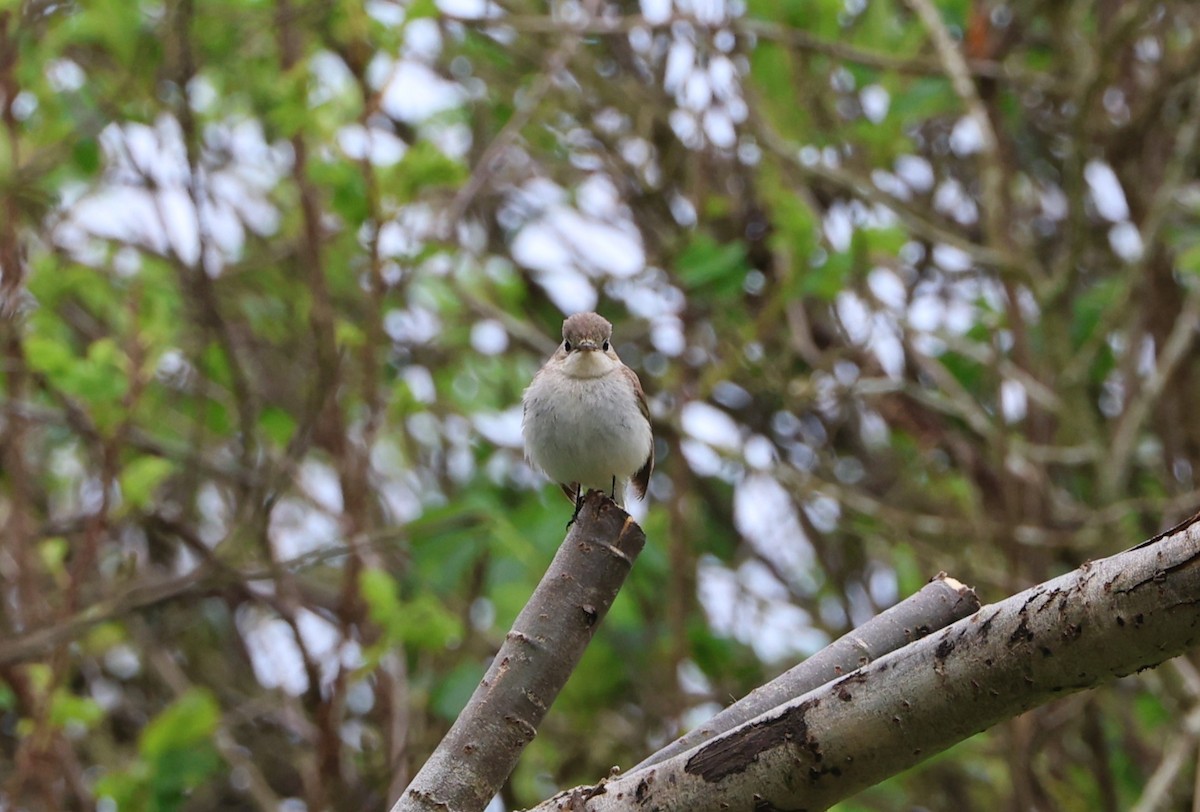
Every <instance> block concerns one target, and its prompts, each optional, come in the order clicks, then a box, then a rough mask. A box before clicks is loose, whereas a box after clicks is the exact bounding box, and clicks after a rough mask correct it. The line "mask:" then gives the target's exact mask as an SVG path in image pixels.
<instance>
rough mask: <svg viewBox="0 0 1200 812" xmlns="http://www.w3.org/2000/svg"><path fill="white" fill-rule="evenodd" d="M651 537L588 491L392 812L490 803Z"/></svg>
mask: <svg viewBox="0 0 1200 812" xmlns="http://www.w3.org/2000/svg"><path fill="white" fill-rule="evenodd" d="M645 543H646V536H645V534H644V533H643V532H642V529H641V528H640V527H638V525H637V524H636V523H635V522H634V521H633V519H632V518H630V517H629V514H627V513H626V512H625V511H623V510H622V509H621V508H619V507H617V506H616V504H615V503H613V501H612V500H611V499H609V498H607V497H606V496H604V495H603V494H601V493H600V492H598V491H591V492H589V493H588V495H587V497H586V498H585V499H584V504H583V509H582V510H581V511H580V513H579V517H578V519H577V520H576V522H575V524H574V525H573V526H572V527H571V531H570V532H569V533H568V534H567V537H566V539H565V540H564V541H563V543H562V546H560V547H559V548H558V553H557V554H556V555H555V556H554V561H552V562H551V564H550V568H549V569H548V570H546V574H545V575H544V576H542V581H541V583H540V584H538V587H537V589H536V590H535V591H534V593H533V597H531V598H530V599H529V603H527V604H526V605H525V608H524V609H523V610H522V611H521V614H520V615H518V616H517V619H516V622H514V623H513V627H512V630H511V631H510V632H509V633H508V635H507V636H506V637H505V639H504V644H503V645H502V646H501V647H500V651H499V652H497V653H496V656H495V658H494V659H493V660H492V665H491V667H490V668H488V671H487V674H485V675H484V678H483V680H482V681H481V682H480V683H479V687H478V688H476V689H475V693H474V695H473V696H472V697H471V700H470V702H468V703H467V707H466V708H465V709H464V710H463V712H462V713H461V714H460V715H459V717H458V719H457V720H456V721H455V722H454V725H453V726H452V727H451V728H450V732H449V733H447V734H446V737H445V738H444V739H442V742H441V744H439V745H438V747H437V749H436V750H434V752H433V755H432V756H430V757H429V760H428V761H427V762H425V766H423V767H422V768H421V771H420V772H419V773H417V776H416V777H415V778H414V779H413V781H412V783H411V784H409V785H408V789H406V790H405V791H404V793H403V794H402V795H401V796H400V799H399V800H398V801H396V804H395V806H393V807H392V812H434V811H435V810H436V812H448V810H453V812H477V810H482V809H483V808H484V807H486V806H487V804H488V802H489V801H490V800H491V799H492V797H493V796H494V795H495V794H496V793H497V792H498V791H499V790H500V787H501V786H502V785H503V783H504V781H505V780H506V779H507V778H508V776H509V774H510V773H511V772H512V770H513V767H515V766H516V763H517V758H518V757H519V756H520V755H521V751H522V750H524V749H525V745H527V744H529V742H530V741H532V740H533V737H534V735H535V734H536V733H537V726H538V724H539V723H540V722H541V721H542V717H544V716H545V715H546V711H548V710H549V709H550V705H551V703H553V701H554V698H555V697H556V696H558V692H559V690H561V689H562V687H563V685H564V684H566V681H567V678H568V677H569V676H570V675H571V672H572V671H573V670H574V669H575V666H576V665H577V664H578V663H579V659H580V657H582V656H583V651H584V649H585V648H586V647H587V644H588V642H589V641H590V640H591V638H592V633H593V632H594V631H595V630H596V626H597V625H598V624H599V623H600V621H601V620H603V619H604V615H605V614H606V613H607V612H608V609H609V607H610V606H612V602H613V600H614V599H615V598H616V596H617V591H618V590H619V589H620V588H621V585H622V584H623V583H624V582H625V577H626V576H627V575H628V574H629V570H630V568H631V567H632V566H633V562H634V560H635V559H636V558H637V556H638V554H639V553H640V552H641V551H642V546H643V545H644V544H645Z"/></svg>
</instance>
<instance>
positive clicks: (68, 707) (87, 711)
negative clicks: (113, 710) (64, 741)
mask: <svg viewBox="0 0 1200 812" xmlns="http://www.w3.org/2000/svg"><path fill="white" fill-rule="evenodd" d="M103 718H104V709H103V708H101V707H100V703H99V702H97V701H96V700H94V699H92V698H91V697H85V696H76V695H75V694H72V693H68V692H67V691H58V692H57V693H55V694H54V699H53V701H52V702H51V703H50V723H51V724H53V725H54V726H56V727H65V726H66V725H69V724H76V725H83V726H84V727H91V726H92V725H94V724H96V722H98V721H100V720H101V719H103Z"/></svg>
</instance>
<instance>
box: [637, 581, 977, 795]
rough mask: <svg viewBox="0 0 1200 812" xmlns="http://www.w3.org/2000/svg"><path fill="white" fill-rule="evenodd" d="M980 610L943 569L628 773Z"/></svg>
mask: <svg viewBox="0 0 1200 812" xmlns="http://www.w3.org/2000/svg"><path fill="white" fill-rule="evenodd" d="M978 609H979V598H978V597H976V595H975V591H974V590H972V589H971V588H970V587H967V586H965V585H963V584H961V583H959V582H958V581H956V580H954V579H953V578H949V577H947V575H946V573H944V572H943V573H939V574H938V575H937V576H936V577H935V578H934V579H933V580H932V581H930V582H929V583H928V584H926V585H925V586H924V587H923V588H922V589H921V590H920V591H919V592H917V593H916V594H914V595H910V596H909V597H908V598H906V599H904V600H902V601H901V602H900V603H898V604H896V605H895V606H893V607H892V608H891V609H888V610H887V611H886V612H881V613H880V614H878V615H876V616H875V617H873V618H871V619H870V620H869V621H867V622H866V623H864V624H863V625H862V626H859V627H858V628H857V629H855V630H854V631H852V632H850V633H849V634H846V635H844V636H842V637H840V638H838V639H837V640H835V641H834V642H833V643H830V644H829V645H828V646H826V647H825V648H823V649H821V650H820V651H818V652H817V653H816V654H814V655H813V656H811V657H809V658H808V659H807V660H805V661H804V662H802V663H799V664H798V665H796V666H795V667H794V668H791V669H789V670H787V671H785V672H784V673H782V674H780V675H779V676H778V677H776V678H775V679H773V680H771V681H770V682H768V683H767V684H766V685H762V686H759V687H758V688H755V689H754V690H753V691H751V692H750V693H749V694H747V695H746V696H744V697H742V698H741V699H739V700H738V701H737V702H735V703H733V704H732V705H730V706H729V707H728V708H725V710H723V711H721V712H720V713H718V714H717V715H716V716H714V717H713V718H711V719H709V720H708V721H707V722H705V723H704V724H703V725H701V726H700V727H698V728H696V729H695V730H692V731H691V732H689V733H688V734H687V735H685V736H681V737H680V738H678V739H676V740H675V741H673V742H671V743H670V744H668V745H667V746H666V747H664V748H663V749H661V750H659V751H658V752H657V753H655V754H654V755H652V756H650V757H649V758H647V759H646V760H645V761H643V762H642V763H640V764H638V765H637V766H636V767H634V768H633V769H632V770H630V771H629V773H633V772H635V771H637V770H642V769H645V768H646V767H652V766H654V765H655V764H659V763H661V762H663V761H666V760H667V759H669V758H671V757H672V756H676V755H678V754H680V753H682V752H684V751H686V750H691V749H692V748H693V747H695V746H697V745H699V744H702V743H704V742H706V741H708V740H709V739H712V738H714V737H716V736H719V735H721V734H722V733H726V732H728V731H730V730H732V729H733V728H735V727H737V726H738V725H741V724H743V723H745V722H749V721H750V720H751V719H753V718H754V717H755V716H758V715H759V714H761V713H766V712H767V711H769V710H771V709H772V708H774V707H776V706H778V705H782V704H783V703H784V702H787V701H790V700H792V699H795V698H796V697H798V696H801V695H803V694H806V693H808V692H809V691H811V690H813V689H815V688H819V687H821V686H822V685H824V684H825V683H827V682H830V681H832V680H835V679H837V678H838V677H841V676H844V675H845V674H849V673H850V672H851V671H854V670H857V669H859V668H861V667H862V666H864V665H866V664H867V663H869V662H872V661H873V660H876V659H878V658H879V657H882V656H883V655H884V654H887V653H889V652H892V651H895V650H896V649H898V648H900V647H902V646H905V645H907V644H909V643H911V642H913V641H914V640H920V639H921V638H922V637H925V636H927V635H929V634H932V633H933V632H935V631H937V630H938V629H942V628H944V627H946V626H948V625H949V624H951V623H953V622H954V621H956V620H960V619H962V618H964V617H967V616H968V615H971V614H973V613H974V612H976V611H977V610H978Z"/></svg>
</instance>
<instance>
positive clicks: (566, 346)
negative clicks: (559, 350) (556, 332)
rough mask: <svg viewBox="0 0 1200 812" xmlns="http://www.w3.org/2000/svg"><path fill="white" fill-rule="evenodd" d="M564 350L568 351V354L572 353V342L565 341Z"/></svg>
mask: <svg viewBox="0 0 1200 812" xmlns="http://www.w3.org/2000/svg"><path fill="white" fill-rule="evenodd" d="M563 349H564V350H566V351H567V352H570V351H571V342H570V341H564V342H563Z"/></svg>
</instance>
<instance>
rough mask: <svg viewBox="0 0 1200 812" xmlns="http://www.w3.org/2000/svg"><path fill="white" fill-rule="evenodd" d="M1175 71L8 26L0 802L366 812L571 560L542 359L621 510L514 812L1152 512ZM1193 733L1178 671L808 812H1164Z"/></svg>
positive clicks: (1065, 63)
mask: <svg viewBox="0 0 1200 812" xmlns="http://www.w3.org/2000/svg"><path fill="white" fill-rule="evenodd" d="M1198 25H1200V9H1197V8H1196V7H1195V5H1194V4H1192V3H1188V2H1182V0H1180V1H1179V2H1129V3H1116V2H1100V3H1080V2H1076V3H1036V2H1013V3H1001V2H985V0H954V1H948V2H938V3H933V2H931V0H910V2H892V1H891V0H883V1H881V2H871V3H866V2H853V1H852V0H850V1H846V0H838V1H837V2H833V1H832V0H809V1H808V2H796V3H791V2H786V3H777V2H746V3H741V2H724V3H722V2H701V0H691V2H686V1H685V0H676V2H674V3H671V2H669V0H656V1H655V2H652V1H651V0H645V2H643V3H641V4H637V3H632V2H604V0H586V2H582V3H576V2H561V3H554V4H551V5H549V6H547V5H544V4H535V3H523V2H519V1H517V2H510V3H496V2H478V3H470V2H466V0H461V1H460V2H453V3H452V2H449V0H446V2H444V3H442V4H435V3H433V2H430V0H413V2H411V3H404V2H392V1H391V0H372V2H368V3H366V4H358V3H349V2H335V0H271V1H270V2H262V1H261V0H203V1H202V2H195V0H167V1H166V2H150V1H149V0H92V1H91V2H87V3H82V2H70V1H69V0H68V1H66V2H59V1H58V0H0V210H2V212H3V213H2V214H0V273H2V277H0V306H2V309H3V320H2V321H0V346H2V348H3V350H2V352H3V356H2V358H0V376H2V377H0V380H2V381H3V393H4V398H3V404H2V405H0V468H2V474H0V483H2V486H0V537H2V539H3V546H2V549H0V579H2V581H3V586H4V591H3V602H2V603H0V623H2V624H3V628H4V635H3V637H4V642H3V643H0V709H2V712H3V717H2V720H3V723H2V724H0V748H2V749H3V756H4V758H2V759H0V765H3V766H0V794H2V797H3V798H4V801H5V803H7V804H9V805H12V806H23V807H26V808H47V809H70V808H92V807H93V806H94V804H95V803H96V799H111V801H112V802H115V803H116V805H117V807H118V808H120V809H122V810H125V809H172V808H193V809H212V808H223V809H278V808H280V804H284V805H285V806H284V808H308V809H314V810H315V809H324V808H337V809H370V808H381V807H383V806H384V805H385V804H386V803H387V802H388V801H389V800H391V799H392V798H394V797H395V796H396V795H397V794H398V792H399V790H400V789H401V788H402V787H403V786H404V785H405V784H406V782H407V779H408V777H409V776H410V775H411V773H412V771H413V769H414V768H415V767H417V766H419V765H420V764H421V763H422V762H423V761H424V759H425V756H426V755H427V754H428V753H429V752H430V750H431V749H432V748H433V746H434V744H435V743H436V742H437V741H438V740H439V739H440V737H441V735H442V733H443V732H444V731H445V729H446V728H447V727H448V725H449V723H450V721H451V720H452V719H453V718H454V716H455V715H456V713H457V711H458V710H459V708H460V707H461V706H462V705H463V703H464V702H465V701H466V697H467V695H468V694H469V692H470V691H471V689H472V688H473V687H474V685H475V684H476V682H477V681H478V679H479V677H480V676H481V675H482V673H483V670H484V668H485V667H486V664H487V662H488V659H489V657H490V655H491V654H492V653H493V652H494V651H495V650H496V648H497V647H498V645H499V643H500V639H501V638H502V636H503V634H504V630H506V629H507V628H508V627H509V624H510V622H511V620H512V618H513V617H515V615H516V613H517V612H518V611H519V609H520V608H521V606H522V605H523V604H524V601H525V599H526V598H527V597H528V595H529V593H530V591H531V590H532V587H533V584H534V583H536V581H537V579H538V578H539V577H540V575H541V573H542V571H543V570H544V569H545V567H546V565H547V563H548V562H549V560H550V558H551V556H552V554H553V549H554V547H555V545H556V544H557V543H558V541H559V540H560V539H561V537H562V535H561V529H562V522H563V521H564V520H565V515H564V514H565V511H564V508H565V503H562V502H561V501H560V498H559V497H556V496H555V495H554V494H553V493H552V491H551V489H550V488H541V487H540V485H541V480H540V478H539V477H538V476H536V475H535V474H534V473H533V472H531V471H530V470H529V469H528V468H527V467H526V466H525V465H524V463H523V462H522V459H521V451H520V447H519V433H518V430H517V426H518V423H519V419H518V417H519V411H518V406H517V404H518V403H519V400H520V392H521V389H522V387H523V386H524V384H525V382H526V381H527V380H528V378H529V377H530V376H531V374H532V372H533V370H534V369H536V367H537V366H538V364H539V363H540V362H541V360H542V359H543V357H544V355H545V354H546V353H548V352H549V350H550V348H552V346H553V344H554V341H555V334H556V331H557V329H558V324H559V322H560V318H561V313H562V312H563V311H569V310H577V309H585V308H592V307H598V308H599V309H601V310H603V312H605V313H606V314H607V315H608V316H609V317H610V318H611V319H612V320H613V321H614V322H616V323H617V335H618V350H619V351H620V353H621V355H622V358H623V359H624V360H625V361H626V362H627V363H630V364H631V365H632V366H634V367H635V368H636V369H637V370H638V372H639V373H640V374H641V376H642V380H643V382H644V383H645V385H646V388H647V391H648V393H649V394H650V396H651V398H652V404H653V412H654V415H655V419H656V430H657V433H658V437H659V447H658V459H659V461H660V463H659V470H658V472H657V473H656V475H655V478H654V480H653V482H652V488H651V491H652V498H651V500H650V502H649V508H648V511H647V512H646V514H645V516H644V517H640V518H641V519H642V525H643V527H644V528H645V530H646V535H647V539H648V542H647V545H646V548H645V551H644V552H643V553H642V555H641V556H640V558H639V561H638V564H637V567H636V568H635V569H634V570H633V572H632V573H631V575H630V580H629V583H628V584H627V585H626V587H625V589H624V591H623V592H622V595H621V597H620V598H619V599H618V601H617V602H616V604H615V605H614V606H613V608H612V611H611V612H610V614H609V616H608V617H607V619H606V621H605V624H604V626H603V627H602V628H601V630H600V632H599V633H598V634H597V636H596V638H595V639H594V640H593V642H592V644H591V647H590V648H589V650H588V652H587V654H586V655H585V658H584V661H583V663H582V665H581V667H580V668H579V670H578V671H577V673H576V674H575V675H574V677H573V678H572V680H571V682H570V683H568V685H567V687H566V689H565V691H564V693H563V694H562V695H561V696H560V698H559V700H558V703H557V704H556V706H555V708H554V709H553V711H552V712H551V713H550V715H549V716H548V718H547V719H546V722H545V724H544V725H543V727H542V730H541V733H540V735H539V737H538V739H537V740H536V741H534V742H533V744H532V745H531V746H530V747H529V749H528V750H527V752H526V754H525V757H524V759H523V760H522V762H521V764H520V766H519V767H518V770H517V772H516V773H515V774H514V775H513V778H512V780H511V782H510V784H509V786H508V787H506V789H505V791H504V793H503V802H504V804H506V805H508V806H510V807H511V806H514V805H531V804H533V803H535V802H537V801H539V800H541V799H542V798H544V797H547V796H548V795H550V794H552V793H553V791H555V790H556V789H557V788H559V787H562V786H566V785H571V784H575V783H582V782H587V781H594V780H595V779H596V778H597V777H598V776H600V775H603V774H605V773H606V772H607V771H608V768H609V767H610V766H611V765H613V764H621V765H629V764H632V763H634V762H636V761H639V760H641V758H642V757H643V756H644V755H646V754H647V753H648V752H650V751H651V750H653V749H654V748H655V746H656V745H659V744H662V743H664V742H665V741H667V740H669V739H670V738H671V737H673V735H674V734H675V733H676V732H678V731H679V730H680V728H681V727H686V726H688V725H691V724H694V723H695V722H697V721H698V720H699V719H701V718H703V717H704V716H705V715H707V714H708V713H711V712H712V710H714V709H715V708H716V707H718V706H720V705H722V704H725V703H726V702H727V701H728V700H729V698H731V697H734V696H740V695H742V694H744V693H746V692H747V691H748V690H750V689H751V688H752V687H754V686H755V685H757V684H759V683H761V682H762V681H763V680H764V679H766V678H767V677H768V676H770V675H772V674H774V673H776V672H778V671H780V670H782V669H783V668H785V667H787V666H788V665H789V664H790V663H791V662H793V661H794V660H795V659H796V658H798V657H800V656H803V655H804V654H806V653H809V652H811V651H814V650H816V649H817V648H819V647H820V646H821V645H822V644H823V643H824V642H826V641H828V640H829V639H831V638H833V637H836V636H838V635H840V634H841V633H842V632H844V631H845V630H846V629H848V628H850V627H851V626H852V625H853V624H854V623H855V622H859V621H862V620H864V619H866V618H868V617H870V616H871V615H873V614H875V613H876V612H877V611H878V610H879V609H880V608H882V607H884V606H887V605H889V604H890V603H892V602H894V601H895V600H896V599H897V597H898V596H900V595H904V594H908V593H910V592H914V591H916V589H917V588H919V586H920V585H921V584H922V583H923V582H924V581H925V580H926V579H927V578H928V577H929V576H930V575H932V574H934V573H936V572H937V571H939V570H947V571H950V572H953V573H954V574H955V575H956V576H957V577H959V578H961V579H962V580H965V581H967V582H969V583H971V584H972V585H974V586H975V587H976V588H977V589H978V591H979V592H980V594H981V596H982V597H983V598H984V599H985V600H992V599H996V598H999V597H1002V596H1005V595H1008V594H1010V593H1013V592H1016V591H1018V590H1020V589H1022V588H1024V587H1027V586H1029V585H1031V584H1034V583H1037V582H1039V581H1042V580H1045V579H1046V578H1048V577H1050V576H1052V575H1055V574H1058V573H1060V572H1064V571H1066V570H1069V569H1071V568H1073V567H1075V566H1077V565H1078V564H1079V563H1081V562H1082V561H1083V560H1085V559H1089V558H1096V557H1099V556H1102V555H1106V554H1109V553H1112V552H1115V550H1116V549H1117V548H1116V547H1111V546H1109V545H1110V544H1111V540H1112V539H1113V538H1114V536H1115V535H1123V536H1124V538H1125V540H1126V541H1128V542H1129V543H1133V542H1136V541H1139V540H1141V539H1143V538H1145V537H1147V536H1150V535H1153V534H1154V533H1155V532H1157V531H1158V530H1160V529H1162V528H1164V527H1166V526H1169V525H1170V524H1172V523H1173V522H1174V520H1176V519H1178V518H1181V517H1182V516H1184V515H1187V514H1189V513H1191V512H1192V511H1193V510H1194V509H1195V507H1196V505H1197V503H1198V502H1200V498H1198V495H1197V493H1196V483H1195V471H1194V466H1195V461H1196V459H1197V456H1198V450H1200V423H1197V421H1195V420H1193V419H1191V416H1192V412H1193V409H1192V405H1193V404H1194V403H1195V402H1197V400H1198V399H1200V392H1198V391H1197V386H1198V384H1200V381H1198V379H1197V374H1198V373H1200V367H1198V365H1197V361H1196V353H1195V352H1194V347H1193V342H1194V340H1195V335H1196V328H1197V324H1198V321H1200V292H1198V289H1197V277H1196V275H1197V272H1198V271H1200V249H1198V246H1200V224H1198V221H1197V217H1198V215H1200V194H1198V192H1200V186H1198V185H1197V182H1196V159H1197V155H1196V148H1197V139H1198V138H1200V103H1198V98H1200V97H1198V96H1197V94H1198V93H1200V84H1198V80H1197V76H1198V75H1200V38H1198V37H1196V35H1195V32H1196V30H1198V28H1197V27H1198ZM1114 528H1116V529H1117V530H1116V531H1114ZM1121 546H1124V545H1121ZM1198 700H1200V674H1198V673H1197V671H1196V669H1195V666H1194V663H1193V661H1192V660H1191V659H1190V658H1182V659H1179V660H1176V661H1174V663H1173V664H1172V667H1168V668H1163V669H1159V670H1156V671H1153V672H1147V673H1144V674H1142V675H1139V676H1137V677H1135V678H1130V679H1127V680H1124V681H1122V682H1120V683H1118V684H1117V685H1116V686H1115V687H1113V688H1110V689H1107V690H1104V691H1101V692H1098V693H1094V694H1086V695H1081V696H1076V697H1073V698H1069V699H1066V700H1064V701H1062V702H1059V703H1055V704H1051V705H1049V706H1046V707H1044V708H1041V709H1039V710H1036V711H1033V712H1031V713H1028V714H1026V715H1023V716H1021V717H1019V718H1018V719H1015V720H1013V721H1012V722H1010V723H1007V724H1004V725H1002V726H1000V727H998V728H997V729H995V730H993V731H991V732H989V733H987V734H984V735H980V736H978V737H976V738H973V739H971V740H969V741H967V742H965V743H963V744H962V745H960V746H958V747H957V748H955V749H954V750H953V751H952V752H951V753H950V754H949V755H947V756H946V757H943V758H940V759H937V760H935V761H933V762H932V763H927V764H925V765H923V766H922V767H919V768H917V769H915V770H913V771H911V772H909V773H907V774H905V775H902V776H899V777H897V778H895V779H892V780H890V781H888V782H886V783H884V784H882V785H880V786H878V787H875V788H873V789H871V790H869V791H867V792H864V793H863V794H862V795H860V796H859V797H858V798H857V799H856V800H854V801H852V802H849V803H847V804H845V808H846V809H870V810H891V809H903V808H907V807H908V806H909V805H911V804H921V805H924V806H926V807H929V808H934V809H950V808H954V809H975V808H977V809H997V808H1011V809H1035V808H1036V809H1058V808H1061V809H1071V808H1080V809H1126V808H1132V807H1135V806H1136V807H1137V808H1140V809H1156V808H1173V807H1178V806H1179V805H1181V804H1182V803H1183V802H1184V800H1183V799H1185V798H1186V797H1188V795H1189V794H1190V792H1191V786H1192V782H1193V781H1194V780H1195V779H1196V769H1195V763H1196V760H1197V751H1196V733H1195V731H1196V730H1197V729H1200V728H1197V727H1196V725H1194V724H1190V723H1188V724H1182V723H1181V720H1183V719H1190V718H1192V716H1193V715H1194V711H1195V709H1196V707H1197V703H1198Z"/></svg>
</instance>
